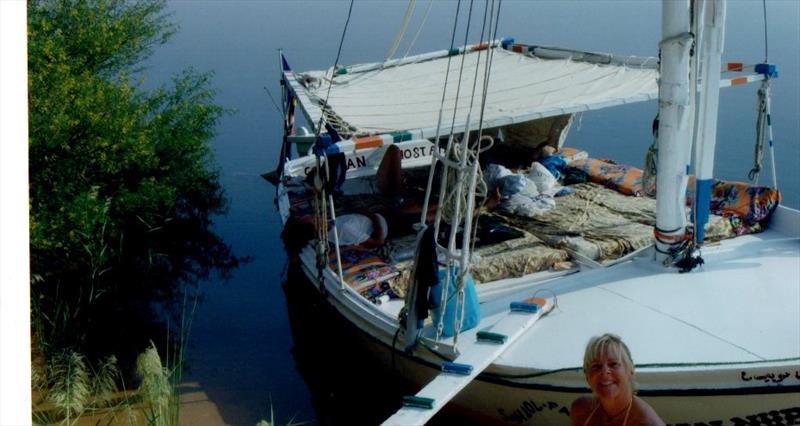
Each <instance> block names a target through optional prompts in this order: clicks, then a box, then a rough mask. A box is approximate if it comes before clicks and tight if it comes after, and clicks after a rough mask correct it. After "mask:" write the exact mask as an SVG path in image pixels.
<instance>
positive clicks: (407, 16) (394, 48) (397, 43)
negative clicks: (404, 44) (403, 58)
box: [384, 0, 417, 61]
mask: <svg viewBox="0 0 800 426" xmlns="http://www.w3.org/2000/svg"><path fill="white" fill-rule="evenodd" d="M416 3H417V0H408V7H406V14H405V16H404V17H403V23H402V24H401V25H400V29H399V30H397V35H396V36H395V37H394V43H392V46H391V47H390V48H389V51H388V52H386V58H385V59H384V61H388V60H389V59H391V58H392V56H394V52H396V51H397V48H398V47H400V42H401V41H402V40H403V35H405V33H406V29H408V22H409V21H410V20H411V15H413V14H414V6H415V5H416Z"/></svg>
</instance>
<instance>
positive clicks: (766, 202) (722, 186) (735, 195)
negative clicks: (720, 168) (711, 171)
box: [710, 180, 781, 234]
mask: <svg viewBox="0 0 800 426" xmlns="http://www.w3.org/2000/svg"><path fill="white" fill-rule="evenodd" d="M780 200H781V194H780V192H778V190H776V189H773V188H769V187H766V186H755V185H750V184H748V183H745V182H733V181H730V182H728V181H721V180H718V181H716V182H714V186H713V187H712V189H711V206H710V207H711V208H710V210H711V213H714V214H717V215H720V216H724V217H727V218H729V219H730V220H731V223H732V224H734V231H735V232H736V233H737V234H742V233H745V232H747V230H746V228H749V227H750V226H753V225H756V224H762V223H763V222H765V221H767V219H769V217H770V215H772V212H774V211H775V209H776V208H777V207H778V204H779V203H780ZM739 223H740V226H737V224H739Z"/></svg>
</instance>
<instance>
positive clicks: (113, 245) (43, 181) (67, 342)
mask: <svg viewBox="0 0 800 426" xmlns="http://www.w3.org/2000/svg"><path fill="white" fill-rule="evenodd" d="M164 8H165V3H164V1H163V0H139V1H129V0H33V1H29V3H28V66H29V81H28V84H29V93H30V126H29V128H30V142H29V143H30V146H29V148H30V150H29V162H30V164H29V168H30V212H31V219H30V220H31V223H30V227H31V228H30V230H31V243H30V244H31V272H32V274H33V276H34V277H35V278H34V280H33V283H32V287H31V289H32V292H31V294H32V299H33V300H32V305H33V307H34V315H35V316H36V317H35V318H34V323H35V324H37V325H38V327H37V330H36V332H37V338H38V339H39V341H40V343H42V344H43V347H44V349H45V350H47V348H48V347H52V348H53V349H61V348H64V347H74V348H77V349H79V350H88V351H89V353H90V355H91V352H92V351H93V350H95V351H97V352H112V351H114V350H115V348H107V347H102V346H103V345H104V343H103V342H102V337H98V338H93V337H92V332H91V331H87V330H105V328H107V327H108V324H107V323H106V321H107V319H108V317H111V318H118V317H119V316H120V315H128V316H133V317H136V316H141V315H146V314H145V313H148V314H149V313H151V311H150V307H149V302H148V300H150V299H152V297H154V296H170V295H174V293H175V292H176V291H179V290H178V286H177V285H176V282H180V281H181V280H184V281H188V280H191V279H194V278H198V277H203V276H205V275H207V274H208V272H209V270H210V269H213V268H222V269H225V268H230V267H234V266H235V265H236V263H237V261H238V260H237V259H236V258H235V257H234V256H233V255H232V254H231V252H230V249H229V247H228V246H227V245H225V244H224V242H223V241H222V240H221V239H219V237H217V236H216V235H215V234H214V233H213V232H212V231H211V230H210V225H211V219H210V217H211V215H213V214H220V213H223V212H224V211H225V207H226V205H225V198H224V196H223V191H222V188H221V186H220V184H219V181H218V169H217V167H216V165H215V163H214V160H213V157H212V151H211V149H210V147H209V145H208V141H209V139H210V138H211V137H213V135H214V129H215V126H216V124H217V122H218V120H219V119H220V118H221V116H222V115H223V114H224V113H225V112H226V110H225V109H223V108H222V107H220V106H218V105H216V104H215V103H214V90H213V88H212V86H211V83H210V75H209V74H205V73H199V72H196V71H194V70H191V69H187V70H186V71H184V72H182V73H180V74H179V75H177V76H175V77H174V78H173V81H172V84H171V85H165V86H163V87H160V88H158V89H155V90H145V89H143V87H142V78H143V75H144V74H143V70H142V69H141V68H138V67H139V66H140V65H139V64H141V63H142V61H143V60H144V59H146V58H147V57H148V56H149V55H150V54H151V53H152V50H153V49H154V48H155V47H156V46H158V45H160V44H163V43H165V42H166V41H167V40H168V39H169V38H170V36H171V35H172V34H174V32H175V31H176V27H175V25H173V24H172V23H171V22H170V21H169V20H168V15H167V14H166V13H165V11H164ZM142 295H145V296H146V297H141V296H142ZM98 301H99V302H98ZM101 302H102V303H101ZM121 303H122V304H121ZM123 304H124V305H125V306H127V308H126V307H125V306H123ZM128 305H129V306H128ZM101 314H105V315H107V316H108V317H105V316H101ZM104 327H105V328H104ZM105 331H107V330H105ZM146 345H147V340H146V339H144V341H142V342H139V343H138V346H140V349H141V347H144V346H146ZM133 353H138V350H136V351H135V352H133ZM98 355H100V354H98ZM120 358H121V359H124V356H121V357H120Z"/></svg>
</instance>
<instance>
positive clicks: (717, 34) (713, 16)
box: [693, 0, 725, 246]
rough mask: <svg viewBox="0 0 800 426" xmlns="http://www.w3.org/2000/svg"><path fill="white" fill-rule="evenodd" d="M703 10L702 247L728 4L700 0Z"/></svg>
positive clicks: (698, 149) (698, 186)
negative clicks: (726, 7) (726, 6)
mask: <svg viewBox="0 0 800 426" xmlns="http://www.w3.org/2000/svg"><path fill="white" fill-rule="evenodd" d="M700 3H701V4H702V9H703V21H702V29H703V30H702V37H701V41H700V56H699V61H698V64H699V66H700V72H699V75H700V83H699V87H698V91H699V93H698V101H699V102H698V103H697V119H696V121H695V123H696V124H695V125H696V126H697V131H696V132H695V134H696V138H697V139H696V140H695V154H694V162H695V168H694V170H695V175H696V176H697V179H696V180H695V200H694V215H693V216H694V228H695V234H694V235H695V243H696V244H697V245H698V246H701V245H702V244H703V239H704V234H705V233H704V231H705V230H704V226H705V224H706V223H707V222H708V214H709V206H710V202H711V185H712V183H713V174H714V148H715V146H716V142H717V111H718V110H719V81H720V69H721V61H722V51H723V47H724V44H725V43H724V41H725V25H724V24H725V2H723V1H719V0H701V1H700Z"/></svg>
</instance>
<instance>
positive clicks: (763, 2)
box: [761, 0, 769, 64]
mask: <svg viewBox="0 0 800 426" xmlns="http://www.w3.org/2000/svg"><path fill="white" fill-rule="evenodd" d="M761 5H762V6H763V10H764V63H765V64H768V63H769V40H767V0H761Z"/></svg>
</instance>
